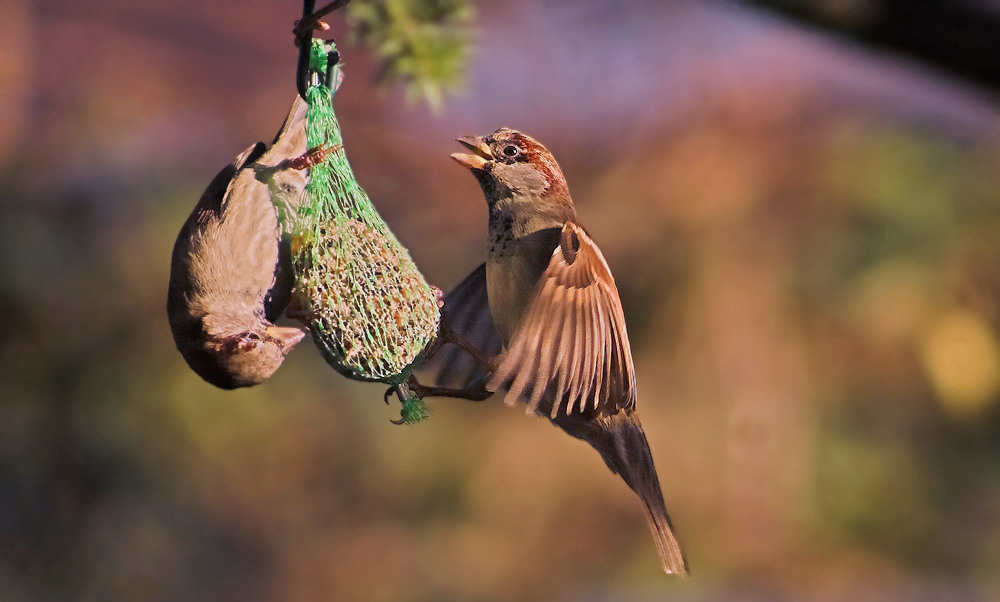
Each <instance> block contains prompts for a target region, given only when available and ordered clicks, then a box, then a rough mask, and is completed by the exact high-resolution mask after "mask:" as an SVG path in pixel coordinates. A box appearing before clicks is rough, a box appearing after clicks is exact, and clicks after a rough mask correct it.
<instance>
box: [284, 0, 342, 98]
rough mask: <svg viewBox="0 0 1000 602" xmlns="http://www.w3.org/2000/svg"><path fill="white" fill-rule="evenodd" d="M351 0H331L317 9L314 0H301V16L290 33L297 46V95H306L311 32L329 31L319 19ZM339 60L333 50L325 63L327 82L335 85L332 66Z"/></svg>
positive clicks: (328, 27)
mask: <svg viewBox="0 0 1000 602" xmlns="http://www.w3.org/2000/svg"><path fill="white" fill-rule="evenodd" d="M350 2H351V0H333V2H331V3H330V4H327V5H326V6H324V7H323V8H321V9H319V10H318V11H317V10H315V8H316V0H302V18H301V19H299V20H298V21H296V22H295V27H294V29H292V33H294V34H295V45H296V46H298V47H299V65H298V69H296V72H295V85H296V87H297V88H298V91H299V96H301V97H302V98H303V99H304V98H305V97H306V89H308V87H309V52H310V49H311V48H312V39H313V33H314V32H316V31H329V29H330V26H329V25H327V24H326V23H325V22H324V21H322V20H321V19H322V18H323V17H325V16H326V15H328V14H330V13H332V12H333V11H335V10H337V9H338V8H343V7H345V6H347V5H348V4H349V3H350ZM339 60H340V55H339V54H337V53H336V51H334V52H333V53H331V55H330V60H329V62H328V63H327V65H328V72H327V84H328V85H331V84H332V85H335V83H334V82H332V81H331V78H330V76H331V73H332V69H333V66H334V65H336V64H337V63H338V62H339Z"/></svg>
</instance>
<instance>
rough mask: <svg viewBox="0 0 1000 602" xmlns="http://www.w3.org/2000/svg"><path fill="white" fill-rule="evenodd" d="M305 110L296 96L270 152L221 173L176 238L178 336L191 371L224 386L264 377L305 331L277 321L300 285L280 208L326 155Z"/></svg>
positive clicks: (296, 199)
mask: <svg viewBox="0 0 1000 602" xmlns="http://www.w3.org/2000/svg"><path fill="white" fill-rule="evenodd" d="M305 110H306V103H305V102H303V101H302V99H301V98H299V97H298V96H296V97H295V101H294V102H293V103H292V107H291V109H290V110H289V112H288V116H287V117H286V118H285V122H284V125H282V127H281V130H280V131H279V133H278V135H277V137H276V138H275V140H274V143H273V144H272V145H271V147H270V148H269V149H268V148H267V147H266V146H265V145H264V143H262V142H258V143H256V144H254V145H253V146H251V147H250V148H248V149H246V150H245V151H243V153H241V154H240V155H239V156H238V157H236V159H235V160H234V161H233V162H232V163H231V164H229V165H227V166H226V167H224V168H223V169H222V171H220V172H219V173H218V174H217V175H216V176H215V178H213V179H212V181H211V183H209V185H208V188H207V189H206V190H205V192H204V193H203V194H202V196H201V199H200V200H199V201H198V204H197V205H196V206H195V208H194V211H192V212H191V215H190V216H189V217H188V219H187V221H186V222H185V223H184V226H183V227H182V228H181V231H180V233H179V234H178V236H177V242H176V243H175V244H174V250H173V256H172V258H171V264H170V285H169V288H168V291H167V315H168V317H169V320H170V329H171V331H172V332H173V335H174V342H175V343H176V344H177V349H178V350H179V351H180V352H181V355H182V356H184V359H185V360H186V361H187V363H188V365H189V366H190V367H191V369H192V370H194V371H195V372H196V373H197V374H198V375H199V376H201V377H202V378H203V379H205V380H206V381H208V382H209V383H211V384H213V385H215V386H217V387H221V388H223V389H235V388H237V387H251V386H253V385H256V384H259V383H261V382H262V381H263V380H264V379H266V378H268V377H269V376H271V374H273V373H274V371H275V370H277V369H278V367H279V366H280V365H281V363H282V362H283V361H284V358H285V355H286V354H287V353H288V352H289V351H290V350H291V349H292V347H294V346H295V345H296V344H297V343H298V342H299V341H301V340H302V337H303V336H305V330H303V329H301V328H296V327H285V326H275V325H274V321H275V320H276V319H277V318H278V316H280V315H281V313H282V311H284V309H285V306H286V305H288V302H289V299H290V298H291V292H292V285H293V275H292V270H291V264H290V259H289V250H288V244H287V241H283V240H282V236H281V229H280V228H279V225H278V215H277V210H276V207H278V208H281V209H282V210H286V211H287V210H294V209H295V208H296V207H297V206H298V204H299V203H300V200H301V197H302V192H303V190H304V188H305V185H306V182H307V173H306V170H307V168H308V167H309V166H310V165H312V164H314V163H315V162H316V161H317V159H318V158H319V157H321V156H323V154H324V153H325V152H327V149H317V150H314V151H310V152H308V153H307V152H306V136H305V127H304V122H303V118H304V116H305Z"/></svg>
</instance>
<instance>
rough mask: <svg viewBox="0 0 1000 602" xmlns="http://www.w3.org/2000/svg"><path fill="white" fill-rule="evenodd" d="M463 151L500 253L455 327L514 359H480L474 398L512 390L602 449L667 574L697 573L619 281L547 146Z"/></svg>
mask: <svg viewBox="0 0 1000 602" xmlns="http://www.w3.org/2000/svg"><path fill="white" fill-rule="evenodd" d="M458 141H459V142H460V143H461V144H463V145H464V146H465V147H466V148H468V149H469V150H470V151H471V153H472V154H461V153H456V154H453V155H451V157H452V158H453V159H455V160H456V161H457V162H458V163H460V164H461V165H463V166H465V167H467V168H468V169H469V170H471V171H472V173H473V175H475V177H476V179H477V180H478V181H479V184H480V185H481V187H482V189H483V193H484V195H485V196H486V202H487V204H488V205H489V239H488V244H489V255H488V259H487V260H486V263H485V266H480V267H479V268H478V269H477V270H476V271H474V272H473V273H472V274H471V275H470V276H469V277H468V278H466V280H465V281H463V282H462V283H461V284H460V285H459V286H458V287H457V288H456V289H455V290H454V291H453V292H451V293H450V294H449V295H448V296H447V297H446V298H445V305H444V310H443V315H444V322H445V324H448V325H449V327H450V328H452V329H454V330H455V331H456V332H457V334H458V335H460V336H468V337H478V338H479V341H478V342H479V345H480V348H481V349H484V350H490V349H502V351H500V353H499V355H498V356H496V357H495V358H493V359H492V360H491V361H485V362H483V361H480V363H485V364H486V367H485V369H482V368H481V369H480V373H483V374H486V376H484V377H483V378H481V379H480V380H479V382H478V383H474V384H472V385H471V386H470V387H469V390H468V391H467V392H468V393H469V395H468V397H469V398H470V399H483V398H485V397H486V396H488V395H489V394H490V392H493V391H498V390H500V389H502V388H507V389H508V393H507V397H506V401H507V403H508V404H514V403H517V402H518V401H523V402H525V403H526V404H527V411H528V412H529V413H536V414H539V415H541V416H545V417H546V418H548V419H549V420H550V421H552V423H553V424H555V425H556V426H558V427H559V428H561V429H562V430H564V431H566V432H567V433H569V434H570V435H572V436H574V437H576V438H578V439H582V440H584V441H586V442H587V443H589V444H590V445H591V446H593V447H594V448H595V449H596V450H597V451H598V452H599V453H600V454H601V456H602V457H603V458H604V461H605V463H606V464H607V465H608V468H610V469H611V471H612V472H614V473H616V474H618V475H619V476H621V478H622V479H623V480H624V481H625V483H626V484H627V485H628V486H629V487H630V488H631V489H632V490H633V491H634V492H635V493H636V494H637V495H638V496H639V498H640V499H641V500H642V503H643V506H644V508H645V511H646V516H647V519H648V522H649V525H650V529H651V531H652V533H653V538H654V540H655V543H656V547H657V550H658V551H659V554H660V559H661V562H662V565H663V570H664V571H665V572H667V573H677V574H685V573H686V572H687V566H686V561H685V559H684V556H683V554H682V553H681V549H680V545H679V544H678V542H677V539H676V538H675V537H674V534H673V530H672V526H671V524H670V518H669V517H668V515H667V511H666V507H665V505H664V502H663V493H662V492H661V490H660V483H659V479H658V478H657V475H656V468H655V467H654V466H653V457H652V455H651V454H650V451H649V444H648V442H647V440H646V435H645V433H644V432H643V430H642V425H641V424H640V422H639V415H638V412H637V411H636V387H635V369H634V366H633V363H632V353H631V350H630V348H629V342H628V334H627V332H626V329H625V319H624V315H623V312H622V305H621V300H620V299H619V297H618V290H617V288H616V286H615V280H614V278H613V277H612V276H611V271H610V269H609V268H608V264H607V262H606V261H605V260H604V256H603V255H602V254H601V251H600V249H599V248H598V247H597V245H596V244H595V243H594V241H593V240H592V239H591V237H590V235H589V234H587V232H586V231H585V230H584V229H583V227H582V226H581V225H580V224H579V222H578V221H577V216H576V209H575V208H574V206H573V200H572V198H571V197H570V194H569V188H568V186H567V184H566V180H565V178H564V177H563V174H562V171H561V169H560V168H559V165H558V164H557V163H556V160H555V158H554V157H553V156H552V153H550V152H549V151H548V150H547V149H546V148H545V147H544V146H542V145H541V144H540V143H539V142H537V141H536V140H534V139H533V138H530V137H529V136H526V135H525V134H522V133H520V132H518V131H515V130H511V129H507V128H501V129H499V130H497V131H495V132H493V133H492V134H489V135H487V136H482V137H471V136H470V137H463V138H459V139H458ZM490 321H492V324H490ZM446 357H454V355H452V356H446ZM466 384H468V383H466ZM424 392H426V393H430V394H444V395H450V396H460V393H459V392H457V391H451V392H448V391H447V390H446V389H441V388H425V391H424Z"/></svg>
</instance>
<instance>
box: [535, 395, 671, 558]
mask: <svg viewBox="0 0 1000 602" xmlns="http://www.w3.org/2000/svg"><path fill="white" fill-rule="evenodd" d="M566 418H569V420H566V419H563V420H560V419H556V420H555V421H554V422H555V423H556V424H557V426H560V427H561V428H563V429H564V430H565V431H566V432H568V433H569V434H571V435H573V436H574V437H577V438H579V439H583V440H584V441H586V442H588V443H590V445H591V446H593V447H594V449H596V450H597V451H598V452H600V454H601V457H603V458H604V462H605V463H606V464H607V465H608V468H610V469H611V471H612V472H614V473H616V474H618V475H619V476H621V478H622V479H623V480H624V481H625V483H626V484H628V486H629V487H630V488H631V489H632V491H634V492H635V493H636V495H638V496H639V498H640V499H641V500H642V504H643V507H644V508H645V510H646V520H647V522H648V523H649V529H650V531H651V532H652V533H653V540H654V543H655V544H656V549H657V551H658V552H659V553H660V561H661V563H662V564H663V570H664V572H666V573H673V574H677V575H686V574H687V561H686V560H685V559H684V554H683V553H682V552H681V546H680V543H678V541H677V538H676V537H674V532H673V526H672V525H671V524H670V516H669V515H667V508H666V505H665V504H664V503H663V492H662V491H661V490H660V480H659V478H657V476H656V467H655V466H653V456H652V454H651V453H650V451H649V443H648V442H647V441H646V434H645V433H644V432H643V430H642V425H641V424H640V423H639V417H638V415H636V414H635V413H634V412H633V413H628V414H627V413H626V412H624V411H621V412H618V413H617V414H615V415H614V416H610V417H601V418H596V419H591V420H587V421H583V420H573V419H572V418H570V417H566Z"/></svg>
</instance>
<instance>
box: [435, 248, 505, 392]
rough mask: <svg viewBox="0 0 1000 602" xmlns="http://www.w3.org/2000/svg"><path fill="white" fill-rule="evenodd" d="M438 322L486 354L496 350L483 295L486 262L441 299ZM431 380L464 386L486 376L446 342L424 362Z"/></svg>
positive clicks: (480, 367) (496, 340)
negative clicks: (442, 304) (440, 315)
mask: <svg viewBox="0 0 1000 602" xmlns="http://www.w3.org/2000/svg"><path fill="white" fill-rule="evenodd" d="M441 313H442V321H443V323H444V324H446V325H447V326H448V327H449V328H451V329H452V330H453V331H454V332H455V333H456V334H458V335H459V336H461V337H464V338H465V339H466V340H467V341H469V342H470V343H472V344H473V345H475V346H476V347H478V348H479V349H480V350H482V351H483V352H484V353H486V354H487V355H489V356H495V355H497V354H498V353H500V348H501V345H500V333H499V332H497V328H496V326H495V325H494V324H493V318H492V317H491V316H490V305H489V299H488V297H487V295H486V264H485V263H484V264H482V265H480V266H479V267H478V268H476V269H475V270H474V271H473V272H472V273H471V274H469V275H468V276H466V278H465V280H463V281H462V282H460V283H459V284H458V286H456V287H455V288H454V289H452V290H451V291H450V292H449V293H448V294H447V295H445V298H444V308H442V310H441ZM426 367H427V368H428V370H429V371H430V372H431V374H432V375H433V379H434V383H435V384H436V385H437V386H441V387H455V388H464V387H468V386H469V385H471V384H473V383H475V382H476V381H477V380H479V379H481V378H483V377H485V376H487V374H488V370H487V369H486V367H484V366H483V365H482V364H480V363H479V362H477V361H476V360H475V359H473V357H472V356H471V355H469V354H468V353H466V352H465V351H463V350H461V349H460V348H459V347H458V346H456V345H452V344H446V345H444V346H443V347H441V349H439V350H438V352H437V353H435V354H434V355H433V356H432V357H431V358H430V359H429V360H428V361H427V364H426Z"/></svg>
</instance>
